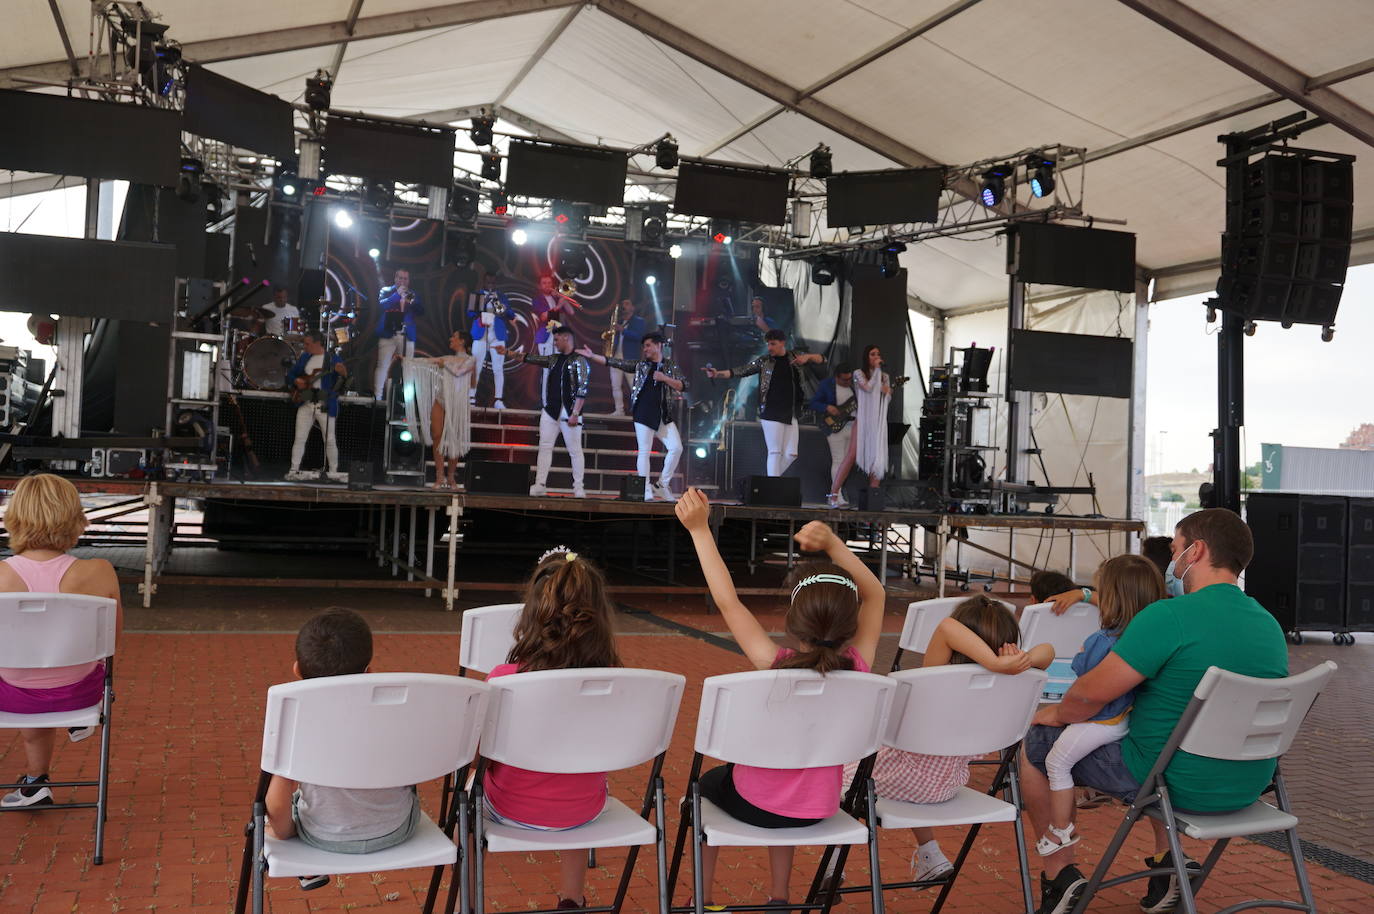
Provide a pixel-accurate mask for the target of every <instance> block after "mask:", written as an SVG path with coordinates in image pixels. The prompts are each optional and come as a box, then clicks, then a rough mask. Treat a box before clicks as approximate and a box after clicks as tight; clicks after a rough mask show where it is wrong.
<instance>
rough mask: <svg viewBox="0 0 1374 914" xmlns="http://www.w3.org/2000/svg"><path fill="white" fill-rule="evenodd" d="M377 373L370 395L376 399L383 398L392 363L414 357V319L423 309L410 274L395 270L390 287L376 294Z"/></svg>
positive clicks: (374, 376) (385, 287)
mask: <svg viewBox="0 0 1374 914" xmlns="http://www.w3.org/2000/svg"><path fill="white" fill-rule="evenodd" d="M377 305H378V308H377V324H376V326H375V327H374V328H373V333H374V335H375V336H376V337H377V370H376V371H375V372H374V373H373V376H372V394H373V396H375V397H376V398H377V399H378V400H381V399H382V398H383V397H384V396H385V395H386V378H387V375H388V374H390V373H391V364H392V362H395V361H396V360H398V359H402V358H406V359H408V358H411V357H412V356H414V355H415V318H417V317H420V316H421V315H423V314H424V313H425V307H424V305H422V304H421V303H420V299H419V298H418V297H416V295H415V290H414V289H412V288H411V287H410V271H409V270H397V271H396V273H395V274H394V276H393V278H392V283H391V285H389V286H384V287H383V288H382V290H381V291H380V292H378V293H377Z"/></svg>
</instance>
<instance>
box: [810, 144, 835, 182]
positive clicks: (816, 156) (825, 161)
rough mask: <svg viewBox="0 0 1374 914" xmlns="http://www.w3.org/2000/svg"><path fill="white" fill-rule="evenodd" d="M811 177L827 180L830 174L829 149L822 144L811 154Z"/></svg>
mask: <svg viewBox="0 0 1374 914" xmlns="http://www.w3.org/2000/svg"><path fill="white" fill-rule="evenodd" d="M810 167H811V177H813V178H828V177H830V175H831V174H832V170H831V159H830V147H829V146H827V145H825V144H824V143H822V144H821V145H819V146H817V147H816V148H815V149H814V150H812V152H811V166H810Z"/></svg>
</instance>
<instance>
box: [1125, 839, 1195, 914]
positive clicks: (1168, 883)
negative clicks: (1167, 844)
mask: <svg viewBox="0 0 1374 914" xmlns="http://www.w3.org/2000/svg"><path fill="white" fill-rule="evenodd" d="M1145 865H1146V866H1147V867H1149V868H1150V869H1152V870H1159V869H1163V870H1170V873H1169V875H1167V876H1151V877H1150V880H1149V882H1147V883H1146V889H1145V897H1144V898H1142V899H1140V910H1142V911H1144V912H1145V914H1165V912H1167V911H1172V910H1174V909H1175V908H1177V907H1178V896H1179V888H1178V877H1177V876H1175V875H1174V874H1173V872H1172V870H1173V868H1174V860H1173V856H1172V852H1171V851H1165V853H1164V859H1163V860H1159V861H1156V860H1155V858H1153V857H1146V858H1145ZM1183 868H1184V870H1185V871H1187V873H1188V878H1189V880H1192V878H1193V877H1194V876H1198V875H1201V874H1202V864H1200V863H1198V862H1197V861H1196V860H1190V859H1188V858H1187V857H1184V858H1183Z"/></svg>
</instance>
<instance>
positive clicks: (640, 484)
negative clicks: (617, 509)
mask: <svg viewBox="0 0 1374 914" xmlns="http://www.w3.org/2000/svg"><path fill="white" fill-rule="evenodd" d="M647 481H648V480H646V479H645V478H644V477H643V476H622V477H620V499H621V501H643V500H644V484H645V483H646V482H647Z"/></svg>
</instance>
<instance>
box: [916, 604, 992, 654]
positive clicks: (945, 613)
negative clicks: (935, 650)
mask: <svg viewBox="0 0 1374 914" xmlns="http://www.w3.org/2000/svg"><path fill="white" fill-rule="evenodd" d="M967 599H968V597H940V598H938V599H935V600H917V601H916V602H915V603H908V604H907V607H906V622H904V623H903V624H902V637H901V638H900V639H898V641H897V643H898V644H899V645H900V646H901V648H902V650H904V651H915V652H916V653H918V654H924V653H925V652H926V648H927V647H929V646H930V639H931V636H932V635H934V634H935V627H936V626H937V625H939V624H940V623H941V622H943V621H944V620H945V619H947V618H949V615H950V613H952V612H954V607H956V606H958V605H959V604H960V603H962V602H964V601H965V600H967ZM997 602H999V603H1001V604H1002V605H1003V606H1005V607H1006V608H1007V609H1008V610H1009V611H1011V612H1015V611H1016V607H1015V606H1012V605H1011V604H1010V603H1008V602H1006V601H1005V600H998V601H997Z"/></svg>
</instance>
